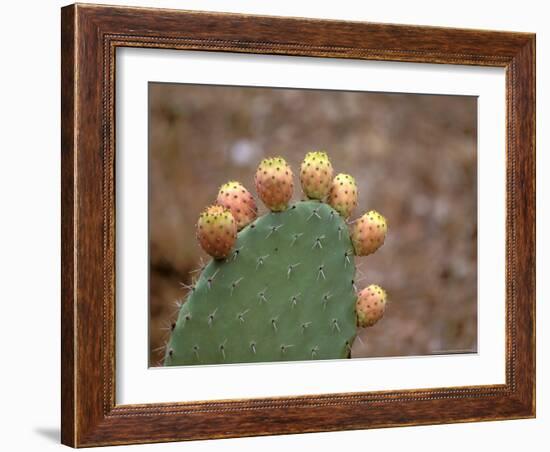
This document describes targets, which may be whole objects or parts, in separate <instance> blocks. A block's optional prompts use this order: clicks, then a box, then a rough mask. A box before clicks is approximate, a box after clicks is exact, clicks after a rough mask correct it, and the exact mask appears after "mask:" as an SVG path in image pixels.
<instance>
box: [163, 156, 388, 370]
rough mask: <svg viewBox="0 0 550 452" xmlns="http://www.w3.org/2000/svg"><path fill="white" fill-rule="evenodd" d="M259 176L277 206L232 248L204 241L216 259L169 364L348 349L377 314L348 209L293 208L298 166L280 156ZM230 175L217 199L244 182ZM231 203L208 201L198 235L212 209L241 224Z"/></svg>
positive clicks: (287, 357) (194, 295) (309, 203)
mask: <svg viewBox="0 0 550 452" xmlns="http://www.w3.org/2000/svg"><path fill="white" fill-rule="evenodd" d="M308 156H309V158H311V154H308ZM325 157H326V154H325ZM307 159H308V157H306V160H307ZM326 159H327V162H328V165H330V162H329V161H328V157H327V158H326ZM306 160H305V161H306ZM302 167H303V166H302ZM330 168H331V171H332V166H330ZM289 176H290V177H289ZM337 177H338V176H337ZM255 179H256V185H257V187H258V192H259V193H260V197H261V198H262V200H263V201H264V203H266V204H267V205H268V207H269V208H270V209H271V210H272V212H269V213H267V214H265V215H263V216H260V217H258V218H256V219H255V220H254V221H252V222H251V223H249V224H248V225H246V226H245V227H244V228H243V229H242V230H241V231H240V232H239V233H238V234H237V239H236V242H235V243H234V245H233V246H232V248H231V250H230V252H229V253H226V252H224V253H221V252H220V246H219V242H218V241H214V243H215V244H217V245H216V247H213V246H212V244H211V243H210V242H208V241H206V242H205V243H203V242H204V240H200V244H201V246H203V248H204V249H205V251H207V252H208V253H209V254H211V255H212V256H213V257H214V259H213V260H212V261H210V262H209V263H208V264H207V265H206V266H205V267H204V268H203V269H202V272H201V274H200V276H199V277H198V279H197V281H196V283H194V285H193V286H192V287H191V290H190V291H189V293H188V295H187V299H186V300H185V301H184V302H183V303H182V305H181V308H180V311H179V314H178V318H177V320H176V322H175V323H174V324H173V325H172V334H171V338H170V340H169V342H168V344H167V346H166V352H165V357H164V365H166V366H175V365H188V364H220V363H245V362H265V361H294V360H311V359H333V358H348V357H350V350H351V344H352V343H353V340H354V338H355V335H356V331H357V330H356V328H357V326H360V327H361V326H372V325H373V324H374V323H375V322H376V320H374V321H373V320H372V319H373V318H374V317H375V316H374V315H370V317H369V319H370V321H369V322H365V321H364V317H365V316H364V315H363V312H362V311H361V309H362V306H363V304H361V303H359V301H358V295H357V293H356V290H357V289H356V287H355V282H354V278H355V254H354V247H353V242H352V237H351V235H350V231H349V229H348V224H347V223H346V221H345V218H346V216H345V215H343V214H342V213H341V212H339V211H338V210H336V209H334V208H333V207H331V206H330V205H329V204H326V203H324V202H322V201H319V200H306V201H300V202H297V203H295V204H293V205H291V206H290V207H288V208H287V207H286V203H287V202H288V200H289V199H290V197H291V196H292V187H293V182H292V171H291V169H290V167H288V165H287V164H286V162H285V161H284V160H283V159H282V158H274V159H265V160H263V161H262V162H261V164H260V166H259V168H258V171H257V172H256V178H255ZM329 180H330V179H329ZM335 180H336V179H335ZM351 180H352V181H353V179H351ZM266 181H267V182H266ZM269 181H273V182H269ZM346 181H347V182H349V179H347V178H346ZM338 182H339V181H338ZM231 184H235V183H230V184H226V185H225V186H223V187H222V189H223V191H224V193H222V189H221V190H220V193H219V194H221V195H223V196H222V199H221V200H220V198H218V202H220V203H221V202H223V198H224V197H225V191H227V190H228V189H230V190H232V191H234V190H239V189H240V190H241V193H242V190H246V189H244V187H242V186H240V184H239V186H238V187H236V186H233V185H231ZM353 184H355V182H354V181H353ZM241 187H242V188H241ZM306 189H307V188H304V190H306ZM246 193H248V192H246ZM356 193H357V190H356V187H355V196H356ZM355 199H356V198H355ZM224 205H225V206H226V207H227V209H226V208H225V207H222V206H218V209H221V210H220V211H218V210H215V209H214V208H213V207H210V208H209V209H208V210H207V212H205V213H203V214H202V215H201V217H200V219H199V222H198V225H197V227H198V236H199V239H200V238H201V231H204V228H205V224H208V226H209V227H210V226H211V224H212V221H211V220H212V219H213V215H217V216H216V221H217V222H219V221H220V219H222V220H223V226H224V228H225V227H226V228H227V229H228V230H229V229H230V228H231V225H233V227H234V228H236V223H237V222H236V220H235V219H234V218H233V214H232V213H231V212H230V211H229V210H228V209H230V208H231V206H228V205H227V204H224ZM254 206H255V204H254ZM213 209H214V210H215V211H214V210H213ZM345 213H348V212H347V211H346V212H345ZM206 220H210V221H211V222H210V223H205V222H206ZM231 220H233V222H232V221H231ZM217 224H218V223H216V225H217ZM201 226H202V227H201ZM217 227H218V229H219V226H217ZM203 235H204V234H203ZM206 236H207V237H210V235H208V234H206ZM205 245H206V246H205ZM225 249H226V248H224V249H223V250H224V251H225ZM212 250H214V251H215V252H216V253H215V254H213V253H212V252H211V251H212ZM221 254H223V257H222V258H220V255H221ZM372 287H374V286H371V288H372ZM376 287H378V286H376ZM365 290H367V289H365ZM372 290H374V289H372ZM380 290H381V289H380ZM369 296H370V292H369ZM359 298H360V299H361V297H359ZM363 298H364V297H363ZM384 303H385V292H384ZM382 313H383V310H382ZM380 317H381V316H380Z"/></svg>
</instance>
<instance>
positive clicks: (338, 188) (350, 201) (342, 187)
mask: <svg viewBox="0 0 550 452" xmlns="http://www.w3.org/2000/svg"><path fill="white" fill-rule="evenodd" d="M357 197H358V193H357V184H356V183H355V179H354V178H353V177H351V176H350V175H349V174H338V175H337V176H336V177H335V178H334V179H333V181H332V184H331V186H330V191H329V195H328V203H329V204H330V205H331V206H332V207H333V208H334V209H336V210H337V211H338V213H340V215H342V216H343V217H344V218H349V217H350V216H351V213H352V212H353V210H354V209H355V207H357Z"/></svg>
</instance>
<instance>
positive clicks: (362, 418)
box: [61, 5, 535, 447]
mask: <svg viewBox="0 0 550 452" xmlns="http://www.w3.org/2000/svg"><path fill="white" fill-rule="evenodd" d="M61 35H62V140H61V142H62V150H61V154H62V360H61V361H62V369H61V374H62V382H61V384H62V403H61V405H62V442H63V443H64V444H67V445H71V446H75V447H84V446H94V445H107V444H127V443H146V442H156V441H178V440H191V439H203V438H223V437H233V436H246V435H270V434H283V433H299V432H313V431H332V430H346V429H360V428H374V427H389V426H400V425H421V424H439V423H448V422H467V421H484V420H496V419H512V418H525V417H533V416H534V415H535V394H534V391H535V342H534V341H535V331H534V328H535V37H534V35H532V34H526V33H508V32H494V31H484V30H459V29H448V28H437V27H418V26H407V25H386V24H373V23H359V22H338V21H326V20H322V21H321V20H312V19H294V18H277V17H261V16H246V15H234V14H216V13H197V12H184V11H173V10H159V9H144V8H122V7H106V6H92V5H72V6H68V7H65V8H63V10H62V28H61ZM117 47H150V48H170V49H186V50H202V51H205V50H206V51H223V52H242V53H264V54H282V55H301V56H315V57H321V56H322V57H332V58H354V59H369V60H387V61H399V62H421V63H440V64H468V65H479V66H498V67H504V68H505V69H506V105H507V142H506V149H502V150H501V151H502V152H506V163H507V179H506V190H507V206H506V208H507V216H506V252H507V253H506V341H507V349H506V383H505V384H503V385H494V386H477V387H463V388H435V389H422V390H410V391H388V392H360V393H353V394H333V395H327V394H325V395H318V396H302V397H279V398H267V399H244V400H228V401H215V402H194V403H191V402H185V401H174V402H173V403H168V404H149V405H125V406H121V405H116V403H115V365H116V363H115V353H114V351H115V350H114V337H115V336H114V335H115V321H114V319H115V247H114V244H115V228H114V225H115V214H116V212H115V202H114V201H115V173H114V159H115V141H114V131H115V122H114V117H115V116H114V108H115V105H114V87H115V79H114V68H115V64H116V58H115V57H116V55H115V51H116V48H117Z"/></svg>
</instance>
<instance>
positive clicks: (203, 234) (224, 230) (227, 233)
mask: <svg viewBox="0 0 550 452" xmlns="http://www.w3.org/2000/svg"><path fill="white" fill-rule="evenodd" d="M197 239H198V240H199V243H200V245H201V247H202V249H203V250H204V251H206V252H207V253H208V254H210V256H212V257H213V258H214V259H223V258H226V257H227V256H229V254H230V253H231V249H232V248H233V245H234V244H235V241H236V240H237V225H236V222H235V219H234V218H233V215H232V214H231V211H230V210H229V209H226V208H225V207H223V206H210V207H207V208H206V210H204V211H203V212H202V213H201V215H200V217H199V221H198V222H197Z"/></svg>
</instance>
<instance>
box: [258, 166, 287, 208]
mask: <svg viewBox="0 0 550 452" xmlns="http://www.w3.org/2000/svg"><path fill="white" fill-rule="evenodd" d="M292 177H293V174H292V170H291V169H290V166H288V163H287V162H286V161H285V159H283V158H282V157H275V158H267V159H263V160H262V161H261V162H260V165H259V166H258V169H257V170H256V175H255V176H254V182H255V184H256V191H257V192H258V196H259V197H260V198H261V200H262V201H263V203H264V204H265V205H266V206H267V207H268V209H270V210H272V211H274V212H280V211H283V210H285V209H286V208H287V206H288V202H289V201H290V198H291V197H292V191H293V190H294V182H293V181H292Z"/></svg>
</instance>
